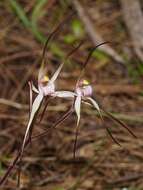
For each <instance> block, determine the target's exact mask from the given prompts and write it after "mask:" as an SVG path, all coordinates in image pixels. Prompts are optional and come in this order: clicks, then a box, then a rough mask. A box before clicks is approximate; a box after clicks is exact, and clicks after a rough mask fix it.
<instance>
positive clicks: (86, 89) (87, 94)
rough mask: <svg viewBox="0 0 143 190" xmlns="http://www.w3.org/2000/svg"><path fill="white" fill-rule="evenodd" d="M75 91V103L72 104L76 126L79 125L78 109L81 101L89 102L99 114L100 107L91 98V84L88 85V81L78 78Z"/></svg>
mask: <svg viewBox="0 0 143 190" xmlns="http://www.w3.org/2000/svg"><path fill="white" fill-rule="evenodd" d="M75 93H76V97H75V104H74V108H75V112H76V114H77V126H78V125H79V122H80V110H81V102H82V101H83V102H84V103H86V102H87V103H88V101H89V102H90V104H92V105H93V107H94V108H95V109H96V110H97V111H98V112H99V114H100V116H101V113H100V108H99V105H98V103H97V102H96V101H95V100H94V99H93V98H92V94H93V89H92V86H91V85H90V83H89V82H88V81H87V80H85V79H82V80H79V81H78V82H77V84H76V88H75Z"/></svg>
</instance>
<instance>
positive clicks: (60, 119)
mask: <svg viewBox="0 0 143 190" xmlns="http://www.w3.org/2000/svg"><path fill="white" fill-rule="evenodd" d="M72 113H73V106H72V107H71V108H70V109H69V110H68V111H66V112H65V114H64V115H63V116H61V117H60V118H59V119H58V121H56V122H55V123H54V125H53V127H51V128H50V129H53V128H54V129H55V128H56V127H57V126H59V125H60V124H61V123H62V122H64V121H65V120H66V119H67V118H68V117H69V116H70V115H71V114H72ZM49 132H51V130H49V129H47V130H46V131H44V132H43V133H41V134H39V135H35V136H33V137H32V138H31V140H32V141H33V140H38V139H40V138H41V137H44V136H46V135H47V134H48V133H49ZM30 142H31V141H30V138H28V139H27V140H26V143H25V147H24V148H26V147H27V146H28V145H29V143H30ZM20 157H21V151H19V152H18V154H17V156H16V157H15V159H14V160H13V162H12V164H11V165H10V166H9V167H8V169H7V170H6V172H5V174H4V175H3V177H2V178H0V185H2V184H3V183H4V182H5V181H6V179H7V177H8V176H9V175H10V173H11V171H12V170H13V169H14V167H15V166H16V164H17V163H18V161H19V160H20Z"/></svg>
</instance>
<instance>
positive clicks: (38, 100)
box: [21, 94, 43, 157]
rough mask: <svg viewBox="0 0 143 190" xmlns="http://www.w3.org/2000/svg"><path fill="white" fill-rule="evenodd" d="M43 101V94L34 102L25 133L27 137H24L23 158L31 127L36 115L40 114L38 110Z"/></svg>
mask: <svg viewBox="0 0 143 190" xmlns="http://www.w3.org/2000/svg"><path fill="white" fill-rule="evenodd" d="M42 100H43V95H42V94H38V96H37V97H36V98H35V100H34V102H33V105H32V110H31V114H30V119H29V122H28V125H27V129H26V132H25V135H24V140H23V143H22V148H21V157H22V154H23V151H24V147H25V144H26V139H27V136H28V134H29V131H30V129H31V126H32V124H33V121H34V118H35V115H36V113H37V112H38V110H39V108H40V105H41V103H42Z"/></svg>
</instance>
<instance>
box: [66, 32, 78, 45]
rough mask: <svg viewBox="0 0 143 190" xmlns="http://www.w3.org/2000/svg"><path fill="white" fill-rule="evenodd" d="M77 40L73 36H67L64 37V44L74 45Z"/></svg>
mask: <svg viewBox="0 0 143 190" xmlns="http://www.w3.org/2000/svg"><path fill="white" fill-rule="evenodd" d="M75 40H76V37H75V36H74V35H72V34H67V35H66V36H64V42H65V43H67V44H72V43H74V42H75Z"/></svg>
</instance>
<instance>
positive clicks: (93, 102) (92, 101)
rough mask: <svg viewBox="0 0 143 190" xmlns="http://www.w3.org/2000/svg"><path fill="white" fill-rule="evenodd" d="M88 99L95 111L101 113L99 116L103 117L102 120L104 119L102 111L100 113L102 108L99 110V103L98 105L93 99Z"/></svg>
mask: <svg viewBox="0 0 143 190" xmlns="http://www.w3.org/2000/svg"><path fill="white" fill-rule="evenodd" d="M86 99H88V100H89V101H90V102H91V103H92V105H93V106H94V107H95V109H96V110H97V111H98V113H99V115H100V117H101V119H102V114H101V111H100V108H99V105H98V103H97V102H96V101H95V100H94V99H93V98H90V97H87V98H86Z"/></svg>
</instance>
